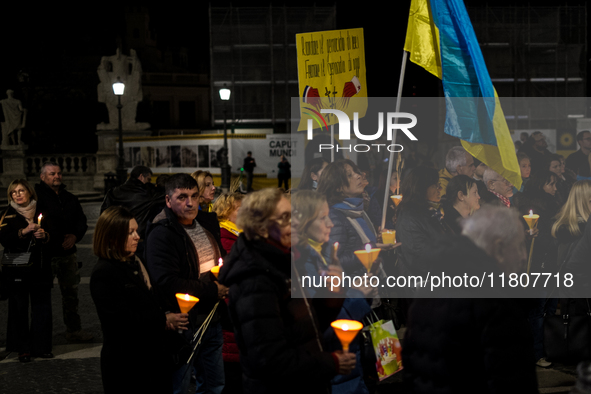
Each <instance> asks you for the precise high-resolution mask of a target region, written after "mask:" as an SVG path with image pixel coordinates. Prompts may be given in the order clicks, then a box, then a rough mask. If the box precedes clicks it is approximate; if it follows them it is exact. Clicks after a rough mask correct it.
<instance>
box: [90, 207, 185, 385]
mask: <svg viewBox="0 0 591 394" xmlns="http://www.w3.org/2000/svg"><path fill="white" fill-rule="evenodd" d="M137 229H138V225H137V222H136V221H135V219H134V218H133V215H132V214H131V213H130V212H129V211H128V210H127V209H125V208H122V207H118V206H113V207H110V208H108V209H106V210H105V211H104V212H103V213H102V214H101V216H100V217H99V219H98V221H97V224H96V229H95V232H94V245H93V247H94V253H95V254H96V255H97V256H98V258H99V259H98V261H97V263H96V265H95V267H94V269H93V271H92V275H91V277H90V293H91V296H92V299H93V301H94V303H95V306H96V309H97V313H98V316H99V319H100V322H101V328H102V331H103V348H102V350H101V376H102V380H103V387H104V390H105V393H115V392H116V393H120V392H154V393H155V392H158V393H167V392H172V369H171V366H172V363H171V361H172V359H171V357H172V355H171V354H169V352H168V350H167V346H166V335H167V334H166V330H170V331H171V332H172V331H173V330H174V331H176V330H186V329H187V325H188V314H186V313H167V314H165V312H164V311H163V310H161V309H160V307H159V306H158V304H157V302H156V299H155V296H154V294H153V291H152V286H151V283H150V278H149V276H148V273H147V271H146V269H145V268H144V265H143V264H142V262H141V261H140V260H139V259H138V258H137V257H136V256H135V252H136V249H137V244H138V241H139V238H140V237H139V235H138V233H137Z"/></svg>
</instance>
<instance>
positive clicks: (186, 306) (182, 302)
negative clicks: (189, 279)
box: [175, 293, 199, 334]
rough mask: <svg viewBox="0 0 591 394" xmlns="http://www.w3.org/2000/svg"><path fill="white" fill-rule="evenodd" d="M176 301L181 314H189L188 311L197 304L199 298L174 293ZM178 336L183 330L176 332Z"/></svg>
mask: <svg viewBox="0 0 591 394" xmlns="http://www.w3.org/2000/svg"><path fill="white" fill-rule="evenodd" d="M175 296H176V301H177V302H178V303H179V308H180V309H181V313H189V311H190V310H191V309H192V308H193V307H194V306H195V304H196V303H198V302H199V298H197V297H193V296H192V295H189V294H183V293H176V294H175ZM178 332H179V334H182V333H183V330H180V329H179V330H178Z"/></svg>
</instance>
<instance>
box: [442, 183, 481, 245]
mask: <svg viewBox="0 0 591 394" xmlns="http://www.w3.org/2000/svg"><path fill="white" fill-rule="evenodd" d="M446 196H447V200H446V202H445V203H444V204H443V210H444V213H445V216H444V217H443V222H444V223H445V225H446V226H447V227H448V228H449V230H450V232H451V233H452V234H456V235H460V234H461V233H462V228H461V226H460V224H459V221H460V220H461V219H462V218H467V217H468V216H470V215H472V214H473V213H474V211H476V210H478V209H480V195H479V194H478V185H477V184H476V180H475V179H474V178H470V177H469V176H467V175H456V176H454V177H453V178H451V180H450V181H449V184H448V185H447V191H446Z"/></svg>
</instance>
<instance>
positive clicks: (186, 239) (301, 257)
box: [0, 132, 591, 394]
mask: <svg viewBox="0 0 591 394" xmlns="http://www.w3.org/2000/svg"><path fill="white" fill-rule="evenodd" d="M542 137H543V135H542ZM542 137H540V134H539V133H533V134H532V135H531V136H528V139H527V140H526V141H525V143H524V144H523V148H524V149H523V151H522V152H519V154H518V161H519V165H520V169H521V176H522V180H523V185H522V187H521V188H520V189H519V190H517V188H515V187H514V186H513V185H512V184H511V183H510V182H509V181H508V180H507V179H505V178H504V177H503V176H502V175H501V174H499V173H497V172H496V171H494V170H493V169H491V168H489V167H487V166H486V165H485V164H484V163H482V162H480V161H479V160H477V159H475V158H474V157H472V156H471V155H470V154H469V153H468V152H467V151H466V150H464V149H463V148H462V147H454V148H452V149H450V151H449V152H448V154H447V156H446V163H445V168H443V169H440V170H438V169H436V168H434V166H432V165H414V166H412V167H408V168H404V169H403V171H393V172H392V175H391V177H390V178H389V179H386V178H387V174H386V173H385V171H384V170H383V169H382V170H381V172H380V173H379V174H368V173H367V172H366V171H364V170H362V169H360V167H359V166H358V165H357V164H356V163H355V162H354V161H351V160H348V159H338V160H336V161H334V162H332V163H328V162H326V161H324V160H323V159H322V158H319V159H315V160H312V161H310V162H309V163H306V164H307V166H306V168H305V170H304V172H303V174H302V175H301V179H300V183H299V185H298V187H297V188H294V189H291V190H284V189H282V188H266V189H262V190H258V191H254V190H252V191H249V192H248V193H242V192H240V188H239V187H238V186H237V185H236V183H233V185H232V187H231V188H230V190H229V191H226V192H224V193H219V190H217V189H216V186H215V185H214V177H213V175H212V174H211V173H209V172H207V171H197V172H195V173H193V174H185V173H178V174H173V175H167V176H166V179H164V178H159V179H157V181H156V184H155V185H153V184H152V183H151V178H152V175H153V174H152V172H151V170H150V169H149V168H146V167H141V166H138V167H136V168H134V169H133V170H132V171H131V173H130V178H129V180H128V181H127V182H126V183H125V184H123V185H121V186H119V187H117V188H114V189H112V190H111V191H109V193H107V195H106V196H105V200H104V202H103V205H102V206H101V215H100V217H99V220H98V222H97V224H96V229H95V232H94V242H93V243H94V253H95V254H96V256H97V257H98V262H97V263H96V265H95V267H94V269H93V272H92V276H91V280H90V290H91V295H92V299H93V301H94V303H95V306H96V310H97V313H98V316H99V319H100V322H101V328H102V331H103V349H102V352H101V373H102V378H103V385H104V389H105V392H128V391H129V392H135V391H138V392H139V391H142V392H143V391H146V392H159V393H164V392H174V393H187V391H188V389H189V385H190V382H191V379H192V378H193V379H194V380H195V383H196V392H197V393H222V392H224V393H242V392H243V393H271V392H277V391H280V392H286V393H292V392H293V393H300V392H304V391H306V392H318V393H326V392H333V393H343V394H344V393H359V394H369V393H373V392H375V391H376V386H377V384H378V380H377V379H376V376H375V372H376V371H375V368H374V365H373V364H372V362H371V360H370V362H369V363H368V360H367V349H366V348H365V347H364V345H363V343H362V342H361V341H360V337H361V336H360V335H359V336H358V337H357V339H356V340H354V341H353V342H352V344H351V346H350V348H349V350H348V351H343V349H342V346H341V343H340V342H339V340H338V338H337V336H336V334H335V332H334V329H333V328H332V327H331V325H330V323H331V322H333V321H334V320H336V319H350V320H357V321H360V322H365V318H366V317H367V316H368V315H370V314H372V315H374V316H378V318H380V319H388V320H392V321H393V323H394V326H395V327H396V329H399V328H400V327H405V334H404V338H403V340H402V361H401V363H402V365H403V369H402V372H401V373H402V376H403V377H404V382H405V384H406V385H407V387H408V389H409V392H417V393H422V392H424V393H432V392H450V393H451V392H453V393H456V392H532V393H533V392H537V378H536V372H535V371H536V369H535V368H536V366H538V367H549V366H550V365H551V361H549V360H547V359H546V353H545V347H544V341H545V339H544V335H543V321H544V316H545V315H547V314H554V313H555V311H556V310H557V308H566V307H568V308H569V310H570V313H581V314H584V313H586V312H587V309H588V303H585V302H582V300H581V299H578V298H576V296H575V295H572V297H569V298H564V299H559V297H558V295H557V294H553V293H552V291H551V290H550V289H548V290H547V291H542V292H540V293H539V296H538V297H537V298H527V299H513V298H508V297H506V296H504V295H503V294H502V291H503V290H502V289H500V288H497V289H493V293H492V294H493V296H494V297H487V298H479V297H473V294H471V293H470V291H469V289H468V290H467V289H465V288H459V289H456V290H455V292H454V293H453V294H452V295H451V296H450V295H449V294H447V293H446V296H445V297H428V296H427V297H425V296H424V294H423V292H424V291H425V290H424V289H422V288H421V287H410V286H409V287H406V288H402V289H392V288H388V287H386V288H383V287H376V286H372V285H370V284H368V282H367V281H365V282H361V283H357V282H354V283H349V284H345V283H339V285H338V286H334V285H333V286H330V287H329V286H324V287H323V286H319V287H318V286H317V287H310V286H304V282H303V281H302V278H303V277H304V276H306V277H308V278H315V279H313V282H314V283H315V281H316V280H317V282H318V283H320V282H321V281H322V279H323V278H324V279H326V277H328V278H333V277H341V276H342V275H348V276H364V275H367V276H369V277H374V276H375V277H378V278H379V279H384V278H385V277H387V276H390V275H398V276H419V277H423V278H424V277H426V276H428V273H429V272H441V271H442V270H445V271H448V272H450V273H474V272H483V271H486V272H491V273H506V274H507V275H509V274H513V273H523V272H526V271H527V270H531V272H541V271H544V272H558V271H559V270H561V269H567V270H573V272H574V271H576V270H577V267H579V266H581V265H585V264H586V263H588V256H589V254H588V248H589V246H590V244H589V242H588V241H589V237H590V234H589V233H591V230H590V226H587V221H588V218H589V216H590V215H591V180H589V179H586V178H588V176H589V173H590V172H591V171H589V168H585V166H583V165H582V164H581V163H583V161H582V160H580V159H576V157H575V159H576V160H574V159H573V160H571V159H570V158H568V159H566V160H564V159H563V158H562V157H560V156H558V155H554V154H551V153H550V152H547V149H546V146H544V143H545V140H544V138H542ZM586 138H589V140H591V133H589V132H583V133H581V134H580V135H579V136H578V138H577V139H578V141H579V144H580V146H581V150H583V147H584V146H586V145H585V144H587V140H586ZM590 144H591V143H590ZM584 153H585V151H583V154H584ZM588 153H589V152H588V151H587V154H588ZM576 155H577V156H580V155H581V153H580V151H577V153H576ZM282 163H285V161H283V160H282ZM569 163H576V166H569ZM246 164H248V165H249V166H250V167H249V168H248V170H250V172H252V167H253V166H254V165H256V164H255V163H254V159H252V156H251V155H250V154H249V155H248V157H247V159H246V160H245V167H246ZM280 164H281V163H280ZM587 164H588V161H587ZM50 170H56V171H57V174H59V166H57V165H55V163H49V164H48V165H47V166H44V170H43V171H42V175H41V183H40V185H37V186H38V187H35V189H33V188H31V187H30V186H29V184H28V183H27V182H26V181H24V180H16V181H15V182H13V184H11V186H10V187H9V189H8V198H9V201H10V207H9V209H8V210H7V211H6V212H4V216H2V220H3V223H5V224H6V226H3V227H2V228H1V230H0V242H1V243H2V245H3V246H4V247H5V250H8V251H9V252H13V253H22V252H30V254H31V257H30V261H31V262H32V263H31V264H29V265H28V266H27V268H26V269H23V270H21V271H18V272H17V274H13V275H12V276H11V279H10V280H11V283H10V284H9V286H6V285H4V286H2V289H4V290H5V291H7V295H8V298H9V320H8V343H7V348H8V347H9V348H10V350H12V351H16V352H19V359H21V361H23V362H26V361H30V357H31V356H33V357H51V356H52V354H51V351H52V350H51V326H52V325H51V305H50V302H49V297H50V296H49V292H50V288H51V282H52V279H53V276H52V275H54V274H55V272H59V270H58V271H56V265H57V264H63V265H65V264H66V261H70V262H71V261H75V257H74V258H72V257H71V256H70V255H71V254H72V253H74V254H75V249H74V250H73V251H72V250H71V249H72V248H73V247H74V245H75V243H76V242H77V241H79V240H80V238H81V237H82V236H84V233H85V231H86V222H85V220H82V216H83V214H82V216H81V215H80V213H81V210H80V209H78V207H77V206H76V202H77V201H76V200H75V198H73V199H72V197H69V199H70V200H69V199H68V198H65V197H63V198H62V197H61V195H60V193H64V190H63V185H61V174H59V175H55V176H54V177H53V178H52V177H51V175H50V174H53V173H54V172H50ZM248 170H247V173H248ZM283 170H284V171H287V170H288V167H287V166H286V165H284V167H283ZM588 171H589V172H588ZM56 177H57V178H56ZM56 179H59V181H57V180H56ZM52 180H53V181H52ZM284 180H285V177H283V178H280V181H284ZM374 180H375V181H374ZM52 182H53V183H52ZM248 183H249V185H248V188H251V187H252V178H251V177H249V179H248ZM374 183H375V184H374ZM280 186H281V185H280ZM285 186H286V187H285V188H287V185H285ZM44 188H47V190H43V189H44ZM49 191H52V192H54V193H57V195H58V196H60V198H59V199H58V200H59V203H60V204H70V205H68V206H67V207H64V206H60V207H58V208H59V212H58V211H55V213H54V211H52V209H50V207H51V205H50V204H57V203H56V202H55V201H53V200H52V199H50V198H49V196H46V194H49ZM393 194H397V195H400V196H401V200H400V202H399V203H396V202H395V201H394V200H393V199H388V200H387V201H386V202H385V207H386V209H385V210H384V211H383V210H382V207H383V206H384V196H385V195H393ZM62 195H63V194H62ZM64 196H65V195H64ZM52 197H53V196H52ZM37 200H38V201H37ZM68 201H69V202H68ZM78 206H79V203H78ZM58 208H56V209H58ZM530 210H531V211H533V212H534V213H536V214H538V215H539V217H540V218H539V222H538V225H537V227H536V228H535V229H532V230H530V229H529V227H528V226H527V224H526V223H525V221H524V219H523V215H525V214H528V213H530ZM41 212H42V213H43V218H42V219H41V218H39V219H37V215H39V213H41ZM46 212H47V215H46ZM384 214H385V220H384V225H383V228H382V215H384ZM66 218H67V220H64V219H66ZM384 230H395V232H396V241H395V242H394V243H392V242H385V241H384V238H383V233H382V232H383V231H384ZM534 240H535V242H534ZM368 244H369V245H371V247H373V248H380V254H379V257H378V258H377V260H376V261H375V262H374V264H373V266H372V267H371V269H368V267H367V266H366V265H364V264H362V262H361V261H360V259H359V258H357V257H356V255H355V253H354V252H355V251H359V250H363V249H365V247H366V245H368ZM528 262H529V265H528ZM216 267H217V268H216ZM20 268H22V267H20ZM52 268H53V270H52ZM214 268H216V269H219V271H215V270H214ZM12 271H15V272H16V271H17V268H14V269H13V270H12ZM218 272H219V273H218ZM65 276H66V277H67V275H65ZM6 277H7V275H3V280H4V282H6ZM64 281H65V279H64ZM4 282H3V284H5V283H4ZM64 283H67V282H64ZM325 283H326V282H325ZM333 283H334V282H333ZM61 286H62V285H61V282H60V287H61ZM6 289H7V290H6ZM65 289H67V285H66V284H64V289H62V294H65V295H64V298H65V299H66V298H67V295H66V294H67V293H65ZM185 295H190V296H193V297H196V298H197V299H198V302H197V303H196V304H195V306H194V307H193V308H192V309H190V310H189V311H186V310H181V308H180V306H179V301H178V299H179V297H182V296H185ZM29 298H30V303H31V308H32V320H31V323H30V325H29V322H28V308H29ZM66 308H67V302H66V301H64V310H66ZM74 309H75V308H72V310H74ZM64 316H66V314H64ZM71 320H73V322H72V323H70V324H71V328H70V326H68V332H72V333H75V334H76V335H82V334H83V333H84V332H83V331H82V330H81V327H80V322H79V320H78V321H76V320H75V319H74V318H72V319H71ZM66 324H67V325H68V323H66ZM82 339H85V338H82ZM546 340H548V339H547V338H546ZM122 352H124V353H125V354H130V355H132V356H133V359H134V362H132V363H129V362H127V360H128V359H127V358H125V357H121V354H122ZM27 357H28V360H27ZM373 362H374V364H375V360H373ZM131 377H133V378H131Z"/></svg>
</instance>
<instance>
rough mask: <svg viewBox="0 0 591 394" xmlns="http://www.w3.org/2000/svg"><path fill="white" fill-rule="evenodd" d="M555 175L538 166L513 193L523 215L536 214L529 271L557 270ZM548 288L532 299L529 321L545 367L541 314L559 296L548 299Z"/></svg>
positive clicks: (550, 308)
mask: <svg viewBox="0 0 591 394" xmlns="http://www.w3.org/2000/svg"><path fill="white" fill-rule="evenodd" d="M556 182H557V175H556V174H555V173H553V172H551V171H543V170H539V171H537V172H534V173H533V174H532V176H531V178H530V180H529V182H528V183H527V184H526V185H525V189H524V191H523V193H518V194H517V195H515V205H516V206H517V208H518V209H519V211H520V212H521V214H522V215H529V214H530V213H532V214H536V215H539V219H538V221H537V229H538V236H537V238H534V240H532V242H534V244H533V248H531V247H530V256H529V261H530V262H531V263H530V268H529V272H532V273H550V274H552V275H554V273H556V269H557V266H556V259H557V247H556V243H555V242H554V239H553V238H552V234H551V231H552V226H553V224H554V217H555V216H556V214H557V213H558V209H559V205H558V201H557V199H556ZM548 295H549V294H548V292H546V291H545V290H544V291H541V292H540V297H539V298H538V299H535V300H534V301H533V306H532V308H531V309H530V311H529V322H530V325H531V329H532V334H533V337H534V356H535V361H536V364H537V365H538V366H540V367H544V368H547V367H549V366H550V365H551V363H550V362H548V361H547V360H546V359H545V351H544V340H543V335H544V331H543V322H544V314H546V313H548V314H554V312H555V311H556V306H557V303H558V300H557V299H556V298H555V299H551V300H549V301H548V302H547V299H546V298H547V297H548Z"/></svg>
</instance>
